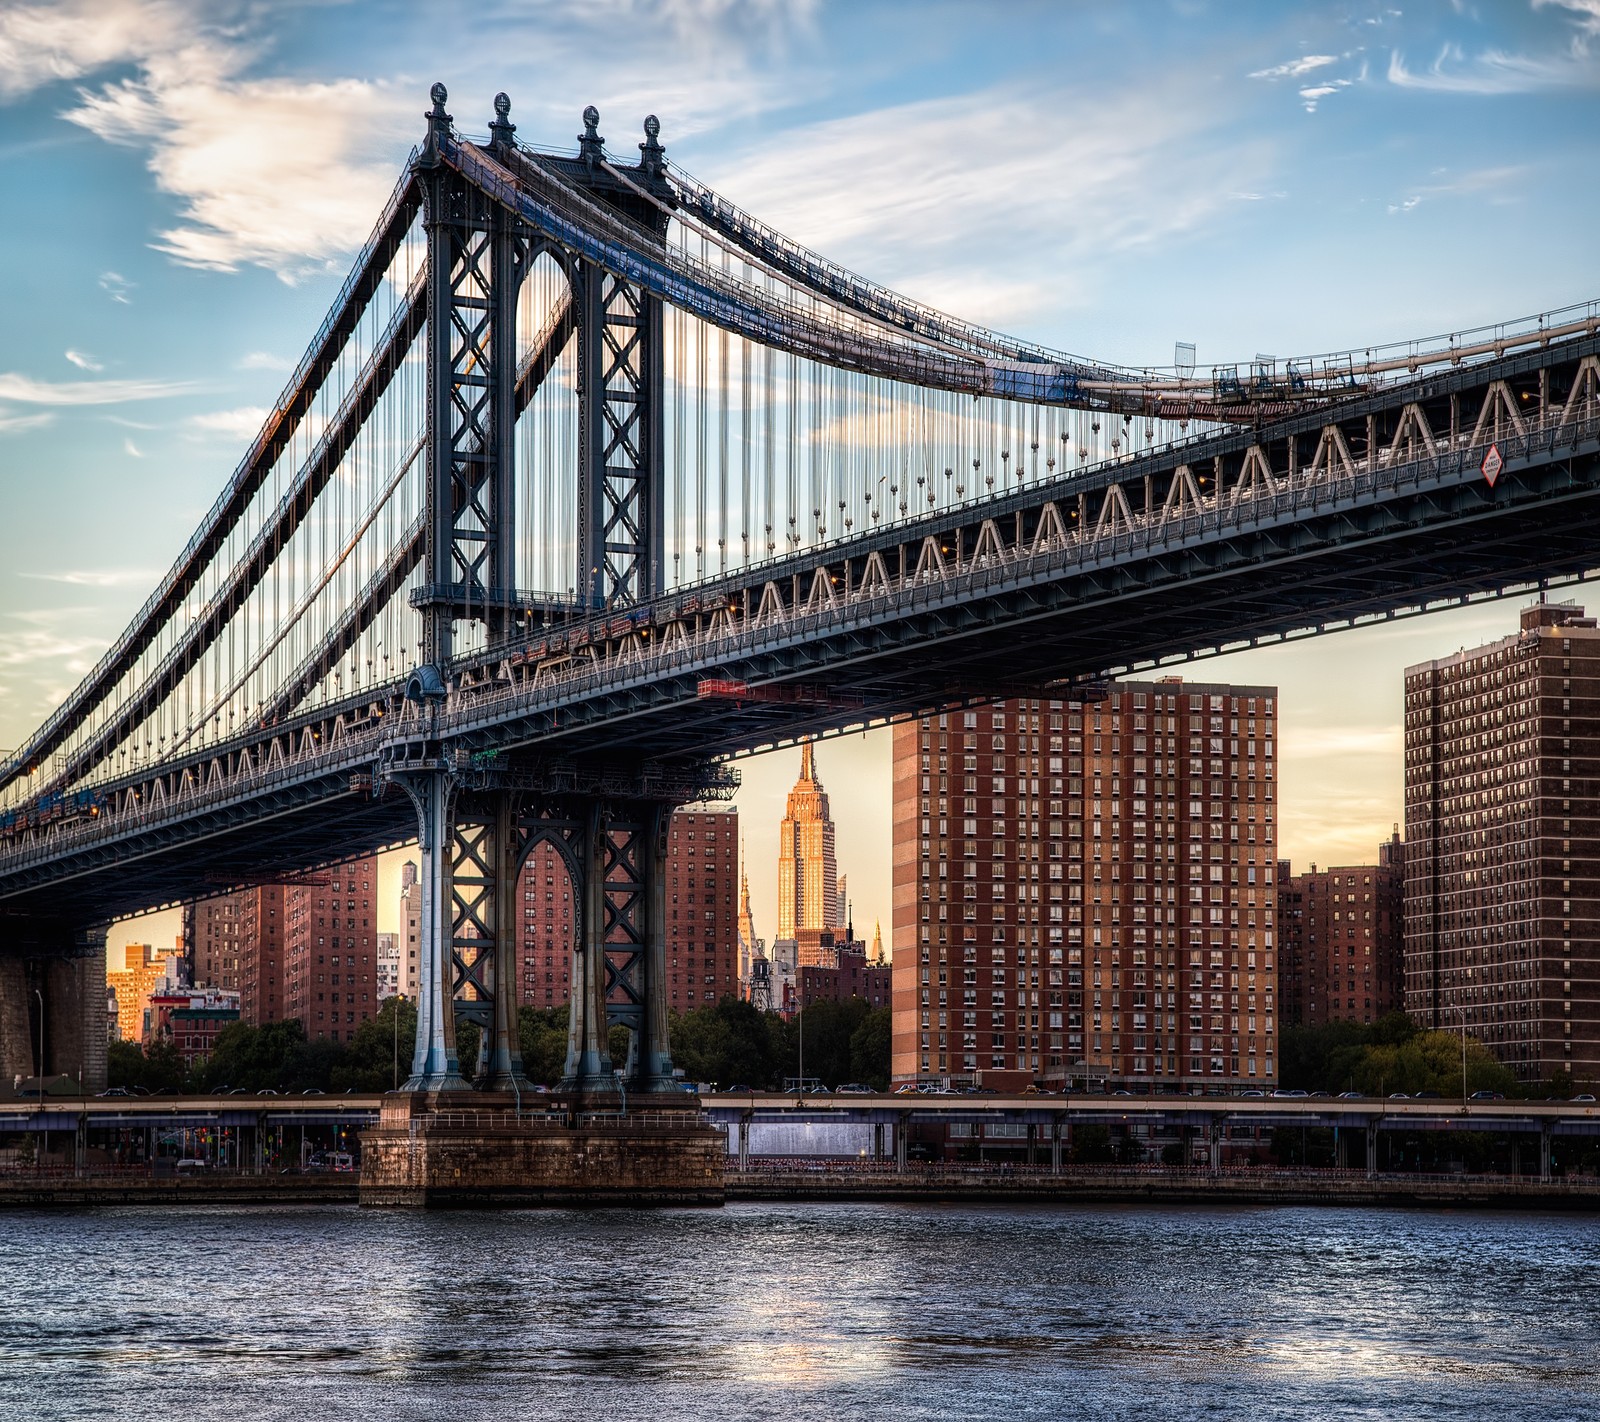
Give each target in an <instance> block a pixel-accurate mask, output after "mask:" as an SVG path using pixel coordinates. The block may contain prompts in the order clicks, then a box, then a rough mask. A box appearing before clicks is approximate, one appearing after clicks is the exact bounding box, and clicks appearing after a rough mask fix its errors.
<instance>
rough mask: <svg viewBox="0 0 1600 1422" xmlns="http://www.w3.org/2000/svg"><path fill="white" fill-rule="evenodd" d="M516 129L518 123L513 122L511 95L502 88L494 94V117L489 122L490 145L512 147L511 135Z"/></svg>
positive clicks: (493, 146)
mask: <svg viewBox="0 0 1600 1422" xmlns="http://www.w3.org/2000/svg"><path fill="white" fill-rule="evenodd" d="M516 131H517V126H516V124H514V123H512V122H511V96H510V95H509V94H507V93H506V92H505V91H504V90H501V91H500V93H498V94H496V95H495V96H494V118H493V119H492V120H491V121H490V123H489V145H490V147H492V148H509V147H511V143H512V139H511V135H512V134H514V133H515V132H516Z"/></svg>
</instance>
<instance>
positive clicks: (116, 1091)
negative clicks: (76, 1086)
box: [95, 1086, 133, 1096]
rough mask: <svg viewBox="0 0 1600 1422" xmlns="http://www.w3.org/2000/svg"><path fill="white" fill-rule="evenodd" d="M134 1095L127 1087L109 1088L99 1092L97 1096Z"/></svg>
mask: <svg viewBox="0 0 1600 1422" xmlns="http://www.w3.org/2000/svg"><path fill="white" fill-rule="evenodd" d="M132 1094H133V1093H132V1092H131V1091H129V1090H128V1088H127V1087H126V1086H108V1087H106V1089H105V1090H104V1091H97V1092H96V1093H95V1095H96V1096H131V1095H132Z"/></svg>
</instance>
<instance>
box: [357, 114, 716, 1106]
mask: <svg viewBox="0 0 1600 1422" xmlns="http://www.w3.org/2000/svg"><path fill="white" fill-rule="evenodd" d="M447 97H448V96H447V94H446V91H445V88H444V86H443V85H442V84H435V85H434V86H433V90H432V100H433V107H432V109H431V110H430V112H429V113H428V115H427V120H428V132H427V137H426V140H425V142H424V145H423V147H422V149H421V151H420V153H419V155H418V158H417V160H416V169H417V174H418V179H419V184H420V187H421V190H422V195H423V229H424V233H425V235H426V240H427V262H428V267H427V303H428V304H427V333H428V334H427V375H426V384H427V392H428V394H427V433H426V441H425V448H426V451H427V456H426V457H427V478H426V512H425V524H426V553H425V559H424V565H425V567H426V570H427V571H426V581H425V582H424V584H423V585H422V586H421V587H420V588H418V589H417V590H416V592H415V593H413V595H412V603H413V606H415V608H416V609H417V611H418V613H419V614H420V616H421V620H422V629H421V637H420V641H421V644H422V650H423V657H422V664H421V665H420V667H419V669H418V670H417V671H416V672H415V673H414V674H413V675H412V677H411V678H410V683H409V686H408V689H407V695H408V697H409V698H410V699H411V700H412V701H413V702H416V703H418V705H419V707H420V711H421V716H420V725H421V728H422V734H421V737H420V739H419V740H418V741H417V742H416V743H415V744H414V746H413V747H412V750H411V751H409V752H408V753H407V755H406V757H405V758H404V759H401V760H397V761H395V762H392V763H390V764H389V765H388V766H386V767H385V768H384V778H385V779H386V780H387V781H388V782H389V783H393V784H398V785H400V786H402V787H403V788H404V790H405V791H406V793H407V794H408V795H410V797H411V799H412V801H413V802H414V804H415V807H416V811H417V821H418V842H419V855H420V859H421V864H420V872H419V879H420V884H419V889H420V894H419V898H420V918H419V923H418V929H419V974H418V993H419V1003H418V1032H417V1049H416V1056H415V1059H414V1062H413V1066H412V1073H411V1076H410V1078H409V1079H408V1081H407V1083H406V1087H407V1089H408V1090H411V1091H451V1090H456V1089H460V1088H461V1087H463V1086H465V1085H466V1083H465V1080H464V1078H463V1075H462V1071H461V1062H460V1060H459V1057H458V1054H457V1050H456V1044H455V1018H456V1016H457V1014H458V1013H465V1014H466V1015H468V1016H471V1017H474V1018H475V1019H476V1020H477V1021H478V1023H479V1025H480V1027H481V1028H482V1038H481V1040H482V1047H481V1050H480V1057H479V1062H478V1072H477V1078H478V1081H479V1083H480V1084H481V1085H485V1086H487V1087H489V1088H490V1089H498V1090H513V1091H519V1090H520V1088H521V1085H522V1084H523V1080H522V1061H521V1055H520V1050H519V1046H518V1032H517V995H518V994H517V922H518V916H519V913H518V910H519V906H518V904H517V902H516V884H517V879H518V875H519V873H520V871H521V868H522V865H523V864H524V862H525V861H526V858H527V855H528V853H529V852H530V851H531V849H532V848H533V846H534V844H535V843H537V842H538V841H539V840H541V839H548V840H550V841H551V842H553V843H554V844H555V845H556V847H557V848H558V850H559V851H560V853H561V855H562V857H563V858H564V860H565V861H566V864H567V868H568V871H569V873H570V875H571V878H572V883H573V888H574V894H575V897H576V899H577V902H578V904H579V906H580V912H579V915H578V917H579V923H580V927H579V934H578V943H577V946H576V948H575V953H574V963H573V971H572V975H571V981H572V1007H571V1024H572V1025H571V1032H570V1041H569V1049H568V1060H567V1068H566V1073H565V1078H564V1080H563V1083H562V1084H563V1088H564V1089H565V1090H567V1091H568V1092H570V1093H573V1094H575V1095H579V1096H583V1097H592V1096H596V1095H606V1094H611V1093H615V1092H617V1091H618V1089H619V1082H620V1084H621V1085H622V1086H623V1087H624V1088H625V1089H626V1090H627V1091H628V1092H634V1093H637V1092H645V1093H653V1092H660V1091H668V1090H672V1089H673V1072H672V1059H671V1053H670V1048H669V1045H668V1041H667V1016H666V996H665V982H664V979H665V961H664V957H663V955H664V951H665V932H666V929H665V911H664V909H663V907H662V906H663V904H664V888H663V886H664V864H665V854H666V827H667V821H668V819H669V817H670V815H671V811H672V809H673V808H674V807H675V806H676V805H677V804H680V803H683V802H684V801H686V800H689V799H695V798H699V797H700V796H701V795H702V794H703V793H720V791H719V787H722V789H726V787H727V784H729V783H731V782H730V781H729V780H728V778H727V777H721V778H720V779H719V777H718V776H716V775H715V774H713V773H709V772H703V771H702V770H700V769H697V768H690V770H689V771H687V772H685V773H679V774H676V775H670V774H669V775H664V774H663V773H662V772H661V770H660V768H659V767H653V766H650V765H648V764H645V763H643V762H630V763H620V764H614V765H607V766H606V767H605V770H604V773H603V774H599V773H597V772H596V771H595V770H594V769H593V768H590V769H588V770H584V769H583V768H579V767H565V768H555V769H552V768H551V767H550V766H548V765H542V766H540V767H538V768H533V767H529V766H521V765H518V764H516V763H515V762H514V759H513V758H507V760H506V761H505V762H502V761H501V760H500V757H499V756H498V755H497V754H496V753H494V752H492V751H490V752H485V753H483V754H482V755H480V756H479V757H476V758H475V759H474V762H473V763H471V764H461V763H459V762H458V761H454V760H450V759H448V758H446V757H445V756H444V755H443V754H442V752H441V749H440V746H439V743H438V741H437V738H436V737H432V736H430V735H429V727H430V724H431V722H432V721H433V720H434V719H436V718H437V717H438V716H439V715H440V714H441V713H442V711H443V709H444V708H445V706H446V705H447V703H448V701H449V697H450V694H451V690H452V675H453V673H452V663H453V660H454V657H455V652H456V640H457V635H458V630H459V625H460V624H462V623H463V622H467V623H472V622H476V623H480V624H482V627H483V635H484V636H485V637H486V638H487V639H488V642H489V644H490V645H491V646H492V645H493V644H494V643H495V642H496V641H501V640H505V639H506V638H508V637H509V636H510V635H511V634H512V631H513V629H514V628H516V627H517V626H519V625H526V624H527V623H529V622H534V623H537V622H539V621H541V620H549V619H550V618H552V617H555V616H557V615H560V614H563V613H567V612H570V611H572V610H577V611H579V612H587V611H593V610H597V609H606V608H617V609H625V608H628V607H631V606H633V605H635V604H638V603H642V602H645V601H647V600H649V599H650V598H653V597H654V596H656V595H657V594H658V593H659V592H660V591H661V589H662V585H663V579H662V517H661V501H662V482H663V481H662V468H663V448H662V428H661V425H662V421H661V412H662V388H663V379H664V377H663V358H662V306H661V302H660V300H659V299H658V298H657V297H655V296H652V295H650V294H649V293H648V292H646V291H645V290H644V288H643V287H642V286H640V285H638V284H636V283H634V282H631V281H629V280H628V279H627V278H626V277H624V276H622V275H619V274H618V273H616V272H613V271H611V270H609V269H607V268H606V267H605V266H603V265H601V264H599V263H597V262H595V261H593V260H592V259H590V258H587V257H584V256H582V255H580V254H579V253H577V252H575V251H573V250H571V249H569V248H567V247H565V246H563V244H562V243H561V241H560V240H559V237H558V236H557V235H555V234H553V233H550V232H546V231H543V230H541V229H540V228H539V227H538V226H537V225H535V224H534V223H532V222H528V221H525V220H524V219H523V218H521V217H520V216H518V215H517V214H516V213H514V212H513V211H512V210H511V209H510V208H509V207H508V206H507V205H505V204H503V203H500V202H498V201H496V200H495V199H494V197H493V196H492V195H491V194H490V193H488V192H486V191H485V190H484V188H483V187H482V186H481V185H480V184H479V183H477V182H474V181H471V180H469V179H468V178H467V177H466V176H465V175H464V174H463V173H462V172H461V171H460V169H459V167H458V166H456V165H454V164H452V163H449V162H447V161H445V157H446V154H447V152H448V151H449V150H450V148H451V145H456V144H459V142H460V140H459V139H457V138H456V137H455V135H454V133H453V130H452V128H451V117H450V115H449V114H448V113H447V112H446V111H445V107H444V106H445V102H446V99H447ZM583 122H584V132H583V133H582V134H581V135H580V137H579V153H578V155H577V157H576V158H571V159H562V158H550V157H545V156H541V157H540V159H539V160H538V163H537V164H535V163H533V162H532V161H531V160H530V159H529V157H528V156H527V155H526V154H524V153H523V152H522V151H521V150H519V149H518V147H517V145H516V143H515V141H514V137H513V135H514V132H515V125H513V124H512V122H511V120H510V101H509V100H508V99H507V97H506V96H505V95H504V94H499V95H497V96H496V97H495V118H494V120H493V122H492V123H491V124H490V125H489V129H490V141H489V143H488V145H487V148H486V149H484V150H483V151H484V153H485V154H486V155H487V157H488V158H490V159H491V160H493V161H494V162H495V163H496V164H498V165H499V166H500V167H501V168H502V169H503V170H505V172H506V173H507V175H508V176H509V177H511V178H512V179H514V180H519V181H528V182H532V183H537V182H539V181H540V180H541V176H543V180H544V181H545V182H548V181H549V178H548V174H545V173H544V172H543V170H544V169H547V168H552V167H553V168H555V169H557V170H559V174H560V177H561V178H562V180H563V181H564V182H565V183H567V184H569V185H571V186H574V187H577V188H579V189H580V190H582V191H583V192H585V193H586V194H587V195H589V196H591V197H592V198H594V199H596V200H598V201H600V202H602V203H604V204H606V205H608V206H609V207H611V208H612V209H614V210H616V211H618V212H621V213H622V214H624V215H625V216H627V217H629V218H631V219H632V220H633V222H634V223H635V224H636V226H638V227H642V228H643V229H644V230H645V232H646V233H649V234H653V235H654V237H655V239H656V240H658V241H661V242H664V241H665V237H666V231H667V224H668V222H669V221H670V215H671V205H672V204H673V202H674V201H675V198H674V195H673V192H672V189H671V188H670V186H669V185H668V184H667V182H666V179H665V163H664V150H663V148H662V146H661V143H660V141H659V137H660V125H659V123H658V122H657V120H656V119H655V117H654V116H653V115H652V116H651V117H650V118H649V119H647V120H646V122H645V141H644V142H643V143H641V144H640V145H639V149H640V161H639V163H638V164H636V165H617V164H614V163H612V162H611V161H609V160H608V159H607V157H606V153H605V140H604V139H603V138H601V136H600V134H599V122H600V115H599V113H598V111H597V110H595V109H594V108H593V107H592V106H591V107H590V108H588V109H586V110H585V111H584V115H583ZM542 254H548V255H549V256H551V257H552V258H553V259H554V260H555V261H556V263H557V264H558V265H559V266H560V268H561V270H562V271H563V273H564V274H565V276H566V278H567V283H568V286H569V289H570V299H571V308H572V311H573V314H574V326H575V335H576V340H577V370H578V392H577V393H578V424H579V441H578V466H577V468H576V469H575V470H574V471H573V473H574V477H575V480H576V491H575V492H576V506H577V510H578V520H577V524H578V526H577V528H576V529H575V547H576V550H577V554H576V566H575V567H574V569H573V575H572V579H571V586H572V588H573V590H574V598H573V601H574V602H575V603H576V609H573V608H570V607H557V606H551V605H547V604H540V603H539V602H537V601H535V600H534V599H533V598H532V597H531V596H530V595H529V594H526V593H522V592H519V591H518V588H517V566H516V548H515V539H514V529H515V527H516V523H515V511H516V502H517V496H518V489H517V471H516V467H515V438H514V435H515V425H516V415H517V405H516V398H517V391H516V381H517V330H516V311H517V296H518V291H519V289H520V287H521V284H522V281H523V279H524V277H525V275H526V274H527V272H528V270H529V268H530V266H531V265H532V263H533V262H534V261H535V260H536V259H537V258H538V257H539V256H540V255H542ZM616 1024H620V1025H622V1026H625V1027H626V1028H627V1029H628V1030H629V1033H630V1038H631V1043H632V1045H631V1048H630V1052H629V1059H628V1062H627V1063H626V1065H625V1067H624V1068H623V1070H622V1071H621V1072H619V1071H617V1069H616V1064H614V1063H613V1062H612V1061H611V1057H610V1052H609V1049H608V1047H607V1040H608V1029H609V1027H610V1026H612V1025H616Z"/></svg>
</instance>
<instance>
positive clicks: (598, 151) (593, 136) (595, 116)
mask: <svg viewBox="0 0 1600 1422" xmlns="http://www.w3.org/2000/svg"><path fill="white" fill-rule="evenodd" d="M578 156H579V157H580V158H582V159H583V161H584V162H585V163H587V164H589V166H590V167H594V166H595V165H597V164H599V163H603V162H604V161H605V156H606V141H605V139H603V138H602V137H600V110H599V109H597V108H595V106H594V105H593V104H590V105H589V106H588V107H587V108H586V109H584V111H583V132H582V133H580V134H579V135H578Z"/></svg>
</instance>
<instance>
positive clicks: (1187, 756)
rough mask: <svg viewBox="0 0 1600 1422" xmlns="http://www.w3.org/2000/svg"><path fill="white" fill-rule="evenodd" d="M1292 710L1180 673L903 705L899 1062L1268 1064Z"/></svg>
mask: <svg viewBox="0 0 1600 1422" xmlns="http://www.w3.org/2000/svg"><path fill="white" fill-rule="evenodd" d="M1276 730H1277V691H1276V689H1275V688H1273V687H1267V686H1221V685H1208V684H1202V683H1185V682H1183V681H1181V680H1180V679H1179V678H1176V677H1173V678H1167V679H1163V680H1161V681H1156V682H1124V683H1121V684H1118V685H1114V686H1112V687H1111V688H1110V689H1109V694H1108V696H1107V697H1106V699H1105V700H1103V701H1099V702H1091V703H1089V704H1087V705H1077V704H1073V703H1068V702H1064V701H1058V700H1047V699H1030V700H1010V701H1004V702H997V703H995V704H993V705H991V706H986V707H983V708H981V709H975V710H971V711H953V712H943V713H940V714H938V715H936V716H925V717H922V718H921V719H920V720H917V721H907V722H902V723H901V724H900V725H898V726H896V727H895V731H894V808H893V835H894V854H893V863H894V926H893V941H894V969H895V972H894V1042H893V1066H892V1071H893V1075H894V1077H895V1079H896V1080H900V1081H909V1080H916V1079H919V1078H920V1079H932V1078H948V1077H967V1078H971V1077H973V1076H974V1075H975V1074H978V1073H988V1072H995V1073H1005V1074H1011V1075H1014V1076H1015V1077H1018V1078H1021V1077H1023V1076H1024V1075H1027V1076H1032V1077H1034V1078H1036V1079H1042V1080H1046V1081H1055V1082H1062V1081H1074V1080H1076V1081H1080V1082H1082V1081H1085V1080H1087V1081H1092V1082H1097V1083H1105V1084H1106V1085H1112V1084H1117V1085H1126V1086H1128V1087H1129V1088H1130V1089H1137V1090H1168V1091H1172V1090H1189V1089H1191V1088H1201V1089H1205V1088H1209V1087H1218V1086H1227V1085H1231V1084H1246V1085H1248V1084H1252V1083H1253V1084H1255V1085H1257V1086H1263V1085H1268V1084H1270V1083H1272V1082H1273V1081H1274V1080H1275V1078H1276V1076H1277V976H1278V975H1277V964H1276V948H1277V944H1276V941H1275V935H1276V927H1275V918H1276V914H1277V897H1276V890H1275V887H1274V882H1273V879H1274V874H1275V871H1276V865H1277V842H1278V841H1277V824H1276V801H1277V794H1276V765H1277V762H1276V758H1275V751H1276Z"/></svg>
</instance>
